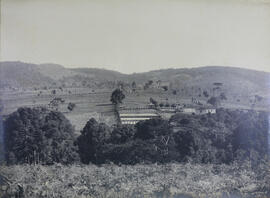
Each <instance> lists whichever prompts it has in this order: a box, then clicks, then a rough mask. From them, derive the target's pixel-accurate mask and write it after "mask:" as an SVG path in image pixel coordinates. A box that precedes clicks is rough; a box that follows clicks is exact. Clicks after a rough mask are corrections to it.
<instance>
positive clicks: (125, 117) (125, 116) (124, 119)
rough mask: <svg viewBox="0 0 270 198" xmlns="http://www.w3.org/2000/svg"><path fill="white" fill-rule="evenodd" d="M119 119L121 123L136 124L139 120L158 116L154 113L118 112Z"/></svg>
mask: <svg viewBox="0 0 270 198" xmlns="http://www.w3.org/2000/svg"><path fill="white" fill-rule="evenodd" d="M119 117H120V121H121V123H122V124H131V125H132V124H136V123H137V122H139V121H144V120H149V119H152V118H159V117H160V116H159V115H158V114H156V113H137V114H136V113H120V114H119Z"/></svg>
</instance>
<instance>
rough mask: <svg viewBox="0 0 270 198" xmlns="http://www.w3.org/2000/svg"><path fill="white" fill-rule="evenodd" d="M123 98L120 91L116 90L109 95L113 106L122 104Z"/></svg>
mask: <svg viewBox="0 0 270 198" xmlns="http://www.w3.org/2000/svg"><path fill="white" fill-rule="evenodd" d="M124 98H125V95H124V94H123V92H122V91H121V90H120V89H116V90H114V91H113V92H112V95H111V102H112V103H113V104H119V103H122V100H123V99H124Z"/></svg>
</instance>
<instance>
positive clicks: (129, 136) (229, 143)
mask: <svg viewBox="0 0 270 198" xmlns="http://www.w3.org/2000/svg"><path fill="white" fill-rule="evenodd" d="M267 116H268V115H267V114H262V113H256V112H242V111H229V110H224V109H218V111H217V113H216V114H209V115H187V114H176V115H174V116H173V117H172V118H171V119H170V120H164V119H161V118H158V119H150V120H146V121H141V122H138V123H137V124H136V125H135V126H134V127H132V126H121V125H119V126H115V127H114V128H113V129H110V128H109V127H107V126H106V125H104V124H102V123H101V124H99V123H97V122H96V121H95V120H94V119H91V120H90V121H89V122H88V123H87V125H86V127H85V128H84V130H83V132H82V135H81V136H80V137H79V147H80V154H81V157H82V162H83V163H89V162H93V163H106V162H109V161H111V162H113V163H117V164H120V163H122V164H136V163H142V162H144V163H154V162H159V163H168V162H172V161H178V162H189V161H192V162H195V163H215V164H219V163H227V164H229V163H232V162H233V161H244V160H246V159H249V160H251V161H254V164H255V163H257V162H259V161H260V159H263V158H264V157H265V156H266V155H267V152H268V150H267V148H268V139H267V135H268V134H267V131H268V122H267V119H268V117H267ZM246 122H248V123H246Z"/></svg>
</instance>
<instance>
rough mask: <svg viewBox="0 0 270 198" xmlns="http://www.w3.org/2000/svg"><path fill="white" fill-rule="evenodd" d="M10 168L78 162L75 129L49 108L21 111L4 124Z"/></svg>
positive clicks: (6, 152) (6, 153)
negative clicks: (22, 164)
mask: <svg viewBox="0 0 270 198" xmlns="http://www.w3.org/2000/svg"><path fill="white" fill-rule="evenodd" d="M4 132H5V133H4V141H5V155H6V159H7V162H8V163H9V164H14V163H30V164H32V163H42V164H52V163H54V162H56V163H63V164H68V163H72V162H75V161H78V160H79V156H78V154H77V147H76V146H75V145H74V140H75V135H74V128H73V127H72V125H71V124H70V122H69V121H68V120H67V119H66V118H65V116H64V115H63V114H62V113H60V112H56V111H50V110H48V109H46V108H40V107H39V108H19V109H18V110H17V111H16V112H14V113H12V114H11V115H9V117H8V118H7V119H6V121H5V122H4Z"/></svg>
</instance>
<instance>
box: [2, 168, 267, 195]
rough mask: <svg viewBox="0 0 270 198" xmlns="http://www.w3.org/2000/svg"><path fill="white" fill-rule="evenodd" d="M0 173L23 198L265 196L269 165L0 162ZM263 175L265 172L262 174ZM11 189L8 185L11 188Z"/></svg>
mask: <svg viewBox="0 0 270 198" xmlns="http://www.w3.org/2000/svg"><path fill="white" fill-rule="evenodd" d="M0 168H1V172H2V173H3V175H5V176H7V177H8V178H9V179H10V180H11V181H12V183H13V188H16V184H20V185H21V186H22V187H23V191H24V193H25V197H27V198H37V197H50V198H54V197H55V198H56V197H57V198H60V197H65V198H75V197H76V198H86V197H89V198H90V197H98V198H99V197H100V198H101V197H102V198H105V197H111V198H115V197H119V198H120V197H175V198H176V197H178V198H195V197H196V198H200V197H208V198H219V197H222V198H228V197H234V198H243V197H252V198H256V197H258V198H263V197H265V198H266V197H269V196H270V194H267V193H269V192H270V183H269V179H270V175H269V173H270V172H269V171H270V169H269V168H270V167H269V166H265V167H264V170H263V171H262V170H261V172H260V173H259V174H258V173H255V172H254V171H253V170H252V169H251V168H250V166H249V163H246V164H244V165H242V166H239V165H236V164H235V165H230V166H229V165H212V164H207V165H199V164H196V165H194V164H190V163H187V164H174V163H172V164H167V165H157V164H152V165H135V166H127V165H125V166H116V165H113V164H109V165H108V164H107V165H102V166H96V165H72V166H63V165H60V164H56V165H53V166H41V165H36V166H34V165H17V166H10V167H6V166H2V167H0ZM264 174H265V175H264ZM11 188H12V187H11Z"/></svg>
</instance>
